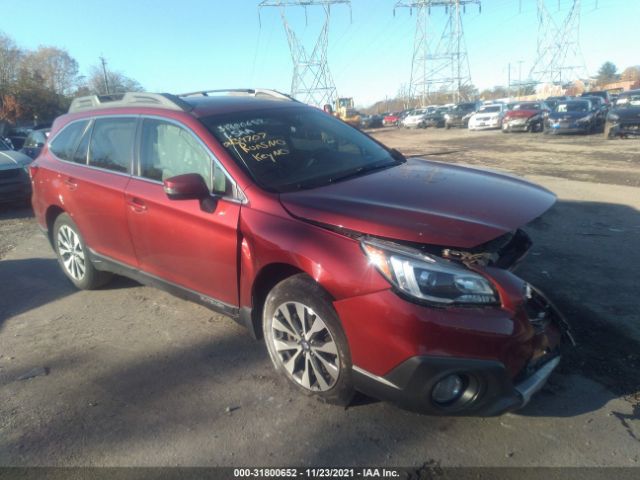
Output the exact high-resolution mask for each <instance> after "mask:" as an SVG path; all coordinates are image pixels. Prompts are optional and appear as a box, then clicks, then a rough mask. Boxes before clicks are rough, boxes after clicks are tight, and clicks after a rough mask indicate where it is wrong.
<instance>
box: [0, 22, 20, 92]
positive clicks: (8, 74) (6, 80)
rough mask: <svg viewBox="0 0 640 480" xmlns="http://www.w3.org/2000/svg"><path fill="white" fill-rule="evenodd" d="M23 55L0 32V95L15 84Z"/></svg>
mask: <svg viewBox="0 0 640 480" xmlns="http://www.w3.org/2000/svg"><path fill="white" fill-rule="evenodd" d="M23 56H24V53H23V52H22V50H21V49H19V48H18V47H17V46H16V44H15V42H14V41H13V40H12V39H11V38H9V37H7V36H6V35H4V34H3V33H2V32H0V95H2V94H7V93H8V92H9V91H10V90H11V88H12V87H13V86H14V85H15V83H16V81H17V79H18V72H19V70H20V65H21V63H22V58H23Z"/></svg>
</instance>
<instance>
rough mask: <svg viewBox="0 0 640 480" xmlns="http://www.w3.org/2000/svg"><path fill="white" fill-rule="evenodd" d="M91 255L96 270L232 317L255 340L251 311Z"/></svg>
mask: <svg viewBox="0 0 640 480" xmlns="http://www.w3.org/2000/svg"><path fill="white" fill-rule="evenodd" d="M89 253H90V257H91V258H90V260H91V263H93V265H94V266H95V268H96V269H98V270H103V271H108V272H113V273H115V274H117V275H122V276H123V277H128V278H131V279H132V280H135V281H136V282H140V283H141V284H143V285H147V286H150V287H155V288H159V289H161V290H164V291H166V292H168V293H170V294H172V295H175V296H176V297H180V298H183V299H185V300H189V301H191V302H195V303H198V304H200V305H203V306H205V307H207V308H210V309H211V310H213V311H215V312H218V313H221V314H223V315H226V316H227V317H231V319H232V320H234V321H235V322H237V323H238V324H240V325H242V326H243V327H247V328H248V329H249V331H250V333H251V335H252V336H253V337H254V338H255V332H254V331H253V327H252V324H251V322H250V320H249V322H247V315H248V318H249V319H250V318H251V309H248V308H243V309H239V308H238V307H235V306H233V305H229V304H227V303H224V302H221V301H220V300H216V299H215V298H211V297H209V296H207V295H204V294H202V293H200V292H196V291H195V290H191V289H189V288H186V287H183V286H181V285H176V284H175V283H171V282H168V281H166V280H163V279H162V278H159V277H156V276H155V275H151V274H149V273H146V272H143V271H142V270H138V269H136V268H133V267H130V266H129V265H125V264H123V263H121V262H118V261H116V260H113V259H111V258H108V257H105V256H103V255H100V254H99V253H96V252H94V251H93V250H91V249H90V250H89ZM242 310H248V312H243V311H242Z"/></svg>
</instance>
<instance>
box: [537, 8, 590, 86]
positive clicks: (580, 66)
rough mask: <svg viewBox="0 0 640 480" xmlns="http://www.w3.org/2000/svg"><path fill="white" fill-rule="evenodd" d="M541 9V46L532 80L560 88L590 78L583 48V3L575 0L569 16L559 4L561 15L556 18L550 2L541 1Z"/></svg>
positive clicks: (539, 16) (557, 14)
mask: <svg viewBox="0 0 640 480" xmlns="http://www.w3.org/2000/svg"><path fill="white" fill-rule="evenodd" d="M537 7H538V47H537V55H536V60H535V62H534V64H533V67H532V68H531V71H530V72H529V77H530V78H531V79H533V80H534V81H535V82H536V83H552V84H560V85H562V83H563V82H567V81H572V80H577V79H580V78H581V77H582V78H584V77H586V76H587V68H586V66H585V62H584V58H583V56H582V50H581V48H580V10H581V0H571V4H570V7H569V10H568V12H567V13H566V14H565V13H564V12H563V11H561V10H560V4H558V12H559V13H556V14H555V16H554V15H552V14H551V13H550V11H549V9H548V8H547V7H546V0H537ZM556 17H559V18H556ZM563 72H564V73H563Z"/></svg>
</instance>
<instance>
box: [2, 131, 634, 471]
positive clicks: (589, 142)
mask: <svg viewBox="0 0 640 480" xmlns="http://www.w3.org/2000/svg"><path fill="white" fill-rule="evenodd" d="M374 135H375V136H376V137H377V138H379V139H380V140H382V141H383V142H384V143H386V144H387V145H389V146H392V147H396V148H398V149H400V150H401V151H403V152H404V153H406V154H431V155H434V156H433V158H434V159H437V160H439V161H443V162H454V163H465V164H471V165H474V166H477V167H483V168H492V169H499V170H503V171H507V172H510V173H514V174H518V175H522V176H525V177H527V178H529V179H531V180H533V181H536V182H538V183H540V184H542V185H544V186H546V187H547V188H550V189H551V190H553V191H554V192H556V194H557V195H558V203H557V204H556V206H555V207H554V208H553V209H552V210H550V211H549V212H548V213H547V214H545V215H544V216H543V217H542V218H540V219H539V220H537V221H535V222H533V223H532V224H531V225H530V226H529V227H528V231H529V233H530V234H531V236H532V238H533V240H534V248H533V250H532V252H531V254H530V256H529V257H528V258H527V260H526V261H525V262H524V264H523V266H522V267H521V270H520V271H519V274H520V275H521V276H523V277H524V278H526V279H527V280H529V281H531V282H532V283H534V284H536V285H538V286H539V287H541V288H542V289H543V290H544V291H546V292H547V293H548V294H549V296H550V297H551V298H552V299H553V300H554V301H555V302H556V303H557V304H558V305H559V306H560V308H561V309H562V310H563V311H564V312H565V314H566V315H567V317H568V319H569V322H570V323H571V325H572V328H573V330H574V333H575V336H576V339H577V341H578V346H577V347H576V348H575V349H573V351H571V352H570V353H569V354H568V355H566V356H565V358H564V361H563V363H562V364H561V368H560V369H559V371H558V372H557V373H555V374H554V375H553V376H552V377H551V379H550V382H549V384H548V386H547V387H546V388H545V389H544V390H543V391H542V392H540V394H539V395H538V396H537V397H535V398H534V400H533V401H532V403H531V404H530V405H529V406H527V407H526V408H525V409H523V410H521V411H519V412H517V413H513V414H507V415H504V416H502V417H498V418H447V417H442V418H440V417H437V418H436V417H427V416H420V415H416V414H413V413H409V412H405V411H402V410H400V409H398V408H396V407H394V406H392V405H389V404H386V403H383V402H376V401H372V400H369V399H366V398H359V399H358V401H357V402H356V403H355V404H354V405H353V406H351V407H349V408H348V409H340V408H337V407H332V406H327V405H323V404H321V403H319V402H316V401H314V400H313V399H308V398H306V397H301V396H300V395H297V394H296V393H295V392H294V391H293V390H291V389H290V388H289V387H288V386H287V385H286V384H285V383H284V382H283V381H281V380H280V379H279V378H277V377H276V375H275V374H274V372H273V371H272V368H271V365H270V364H269V361H268V357H267V354H266V350H265V348H264V345H263V344H262V343H260V342H255V341H253V340H251V339H250V338H249V336H248V335H247V334H246V333H245V332H244V331H243V330H242V329H241V328H240V327H238V326H237V325H236V324H234V323H233V322H232V321H231V320H229V319H227V318H225V317H223V316H220V315H217V314H215V313H212V312H211V311H209V310H207V309H205V308H204V307H201V306H199V305H195V304H191V303H188V302H185V301H182V300H179V299H177V298H175V297H171V296H170V295H168V294H166V293H164V292H161V291H158V290H155V289H151V288H148V287H143V286H140V285H138V284H136V283H135V282H132V281H129V280H126V279H117V280H116V281H114V282H113V283H112V284H110V285H109V286H108V287H107V288H104V289H101V290H98V291H93V292H79V291H76V290H74V289H73V288H72V286H71V284H70V283H69V282H67V281H66V279H65V278H64V276H63V275H62V273H61V272H60V270H59V268H58V266H57V263H56V261H55V259H54V256H53V254H52V252H51V249H50V247H49V246H48V244H47V242H46V240H45V239H44V237H43V236H42V235H41V234H40V233H39V232H38V229H37V227H36V225H35V222H34V221H33V219H32V217H31V216H30V213H29V212H28V210H26V209H16V208H13V207H6V206H5V207H0V256H2V260H0V285H2V295H1V296H0V396H1V398H2V401H0V465H113V466H115V465H259V466H265V465H274V466H283V465H293V464H295V465H314V466H320V465H367V464H376V465H407V466H408V465H414V466H417V465H423V464H424V463H426V462H433V463H434V464H438V465H443V466H449V465H451V466H454V465H475V466H541V465H546V466H569V465H571V466H580V465H585V466H595V465H607V466H614V465H615V466H640V406H639V402H638V400H639V398H638V391H639V390H640V388H639V387H640V374H639V372H640V369H639V368H638V367H640V357H639V356H640V348H639V346H640V322H639V318H638V312H639V311H640V299H639V298H638V296H637V288H638V287H637V285H638V283H637V274H636V271H637V267H638V265H640V255H639V253H638V251H637V248H636V246H637V245H639V244H640V215H639V211H640V155H639V152H640V142H638V141H633V140H626V141H611V142H609V141H605V140H604V139H603V138H602V137H601V136H600V135H598V136H588V137H577V136H575V137H548V136H543V135H539V134H511V135H503V134H502V133H500V132H468V131H458V130H452V131H445V130H431V129H429V130H418V131H413V130H412V131H406V130H396V129H380V130H378V131H375V133H374ZM25 377H30V378H25ZM21 378H23V379H21Z"/></svg>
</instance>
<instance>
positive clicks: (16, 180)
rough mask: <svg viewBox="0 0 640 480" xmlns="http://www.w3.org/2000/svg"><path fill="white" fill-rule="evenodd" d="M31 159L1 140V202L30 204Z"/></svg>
mask: <svg viewBox="0 0 640 480" xmlns="http://www.w3.org/2000/svg"><path fill="white" fill-rule="evenodd" d="M30 163H31V158H30V157H28V156H27V155H25V154H24V153H21V152H16V151H15V150H13V149H12V148H11V147H10V146H9V145H8V144H7V143H6V142H5V141H4V140H1V139H0V202H2V203H6V202H28V201H29V200H30V198H31V181H30V180H29V173H28V170H27V168H28V166H29V164H30Z"/></svg>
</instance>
